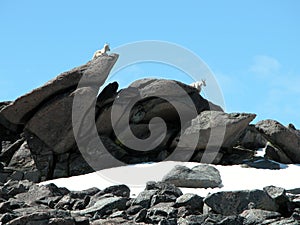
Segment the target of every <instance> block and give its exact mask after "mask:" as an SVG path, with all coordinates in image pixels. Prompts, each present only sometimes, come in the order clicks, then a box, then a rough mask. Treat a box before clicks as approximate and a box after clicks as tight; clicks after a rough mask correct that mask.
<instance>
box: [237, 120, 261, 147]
mask: <svg viewBox="0 0 300 225" xmlns="http://www.w3.org/2000/svg"><path fill="white" fill-rule="evenodd" d="M238 143H239V144H240V145H242V146H243V147H245V148H248V149H252V150H256V149H259V148H263V147H265V146H266V144H267V139H266V138H265V137H264V136H263V135H262V134H261V133H259V132H258V131H257V129H256V128H255V125H252V124H251V125H249V126H248V127H247V128H246V129H245V130H244V132H243V133H242V135H241V136H240V138H239V141H238Z"/></svg>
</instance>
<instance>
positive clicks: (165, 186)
mask: <svg viewBox="0 0 300 225" xmlns="http://www.w3.org/2000/svg"><path fill="white" fill-rule="evenodd" d="M145 190H157V191H158V192H157V193H159V194H168V195H174V196H175V197H176V198H178V197H179V196H181V195H182V192H181V190H180V189H179V188H178V187H176V186H175V185H173V184H170V183H165V182H154V181H148V182H147V184H146V188H145Z"/></svg>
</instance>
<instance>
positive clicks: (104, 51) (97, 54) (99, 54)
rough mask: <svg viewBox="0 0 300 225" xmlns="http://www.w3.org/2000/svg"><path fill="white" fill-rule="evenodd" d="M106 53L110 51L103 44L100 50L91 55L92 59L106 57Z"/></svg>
mask: <svg viewBox="0 0 300 225" xmlns="http://www.w3.org/2000/svg"><path fill="white" fill-rule="evenodd" d="M107 51H110V48H109V44H105V45H104V46H103V48H102V49H101V50H97V51H96V52H95V53H94V55H93V59H96V58H98V57H99V56H101V55H106V52H107Z"/></svg>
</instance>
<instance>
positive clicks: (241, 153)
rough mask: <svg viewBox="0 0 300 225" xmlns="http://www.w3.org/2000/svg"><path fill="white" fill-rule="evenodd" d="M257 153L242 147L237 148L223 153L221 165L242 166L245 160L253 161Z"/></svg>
mask: <svg viewBox="0 0 300 225" xmlns="http://www.w3.org/2000/svg"><path fill="white" fill-rule="evenodd" d="M254 155H255V151H253V150H249V149H245V148H244V147H242V146H236V147H233V148H231V149H227V150H226V151H224V152H223V157H222V159H221V162H220V164H222V165H238V164H242V163H243V162H244V161H245V160H251V159H253V157H254Z"/></svg>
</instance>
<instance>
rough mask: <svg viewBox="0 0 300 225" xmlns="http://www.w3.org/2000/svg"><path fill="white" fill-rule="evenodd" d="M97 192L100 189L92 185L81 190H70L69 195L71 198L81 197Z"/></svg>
mask: <svg viewBox="0 0 300 225" xmlns="http://www.w3.org/2000/svg"><path fill="white" fill-rule="evenodd" d="M99 192H100V190H99V189H98V188H96V187H93V188H89V189H86V190H83V191H71V192H70V196H71V197H72V198H79V199H83V198H84V197H85V196H93V195H95V194H97V193H99Z"/></svg>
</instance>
